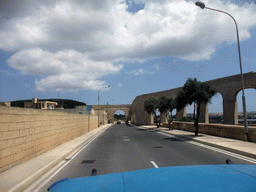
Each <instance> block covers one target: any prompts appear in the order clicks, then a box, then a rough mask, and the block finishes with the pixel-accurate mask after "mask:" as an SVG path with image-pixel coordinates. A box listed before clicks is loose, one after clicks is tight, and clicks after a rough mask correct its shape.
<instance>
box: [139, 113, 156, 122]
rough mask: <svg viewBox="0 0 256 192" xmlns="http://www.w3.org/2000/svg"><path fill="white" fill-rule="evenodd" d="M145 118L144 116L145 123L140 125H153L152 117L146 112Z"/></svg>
mask: <svg viewBox="0 0 256 192" xmlns="http://www.w3.org/2000/svg"><path fill="white" fill-rule="evenodd" d="M145 116H146V122H144V123H142V124H147V125H153V124H154V115H152V114H151V115H150V114H148V113H147V112H145Z"/></svg>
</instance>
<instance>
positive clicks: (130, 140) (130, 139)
mask: <svg viewBox="0 0 256 192" xmlns="http://www.w3.org/2000/svg"><path fill="white" fill-rule="evenodd" d="M123 141H131V139H123Z"/></svg>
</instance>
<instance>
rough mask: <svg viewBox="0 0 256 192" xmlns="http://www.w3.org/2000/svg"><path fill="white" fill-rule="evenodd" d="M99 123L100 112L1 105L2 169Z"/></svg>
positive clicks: (89, 129)
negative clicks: (74, 111) (91, 113)
mask: <svg viewBox="0 0 256 192" xmlns="http://www.w3.org/2000/svg"><path fill="white" fill-rule="evenodd" d="M97 126H98V117H97V115H96V116H95V115H89V116H88V115H85V114H73V113H65V112H59V111H52V110H39V109H27V108H14V107H5V106H0V172H3V171H5V170H7V169H10V168H11V167H13V166H15V165H17V164H20V163H22V162H24V161H27V160H29V159H31V158H33V157H36V156H38V155H40V154H42V153H44V152H47V151H49V150H50V149H52V148H54V147H56V146H58V145H60V144H62V143H65V142H67V141H69V140H72V139H74V138H76V137H79V136H81V135H83V134H85V133H87V132H89V131H92V130H93V129H95V128H97Z"/></svg>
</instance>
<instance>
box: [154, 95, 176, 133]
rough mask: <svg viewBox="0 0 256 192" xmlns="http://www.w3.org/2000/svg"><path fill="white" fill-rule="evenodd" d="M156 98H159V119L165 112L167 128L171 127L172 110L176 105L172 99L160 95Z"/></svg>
mask: <svg viewBox="0 0 256 192" xmlns="http://www.w3.org/2000/svg"><path fill="white" fill-rule="evenodd" d="M158 100H159V107H158V109H159V112H160V119H161V118H162V114H163V113H166V119H167V120H168V125H169V129H171V122H172V111H173V110H174V109H175V107H176V105H175V102H174V99H172V98H167V97H165V96H162V97H159V99H158ZM169 114H170V115H169Z"/></svg>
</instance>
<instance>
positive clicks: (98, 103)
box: [98, 85, 111, 127]
mask: <svg viewBox="0 0 256 192" xmlns="http://www.w3.org/2000/svg"><path fill="white" fill-rule="evenodd" d="M110 86H111V85H109V86H106V87H102V88H101V89H100V90H102V89H106V88H109V87H110ZM100 90H99V92H98V127H100Z"/></svg>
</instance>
